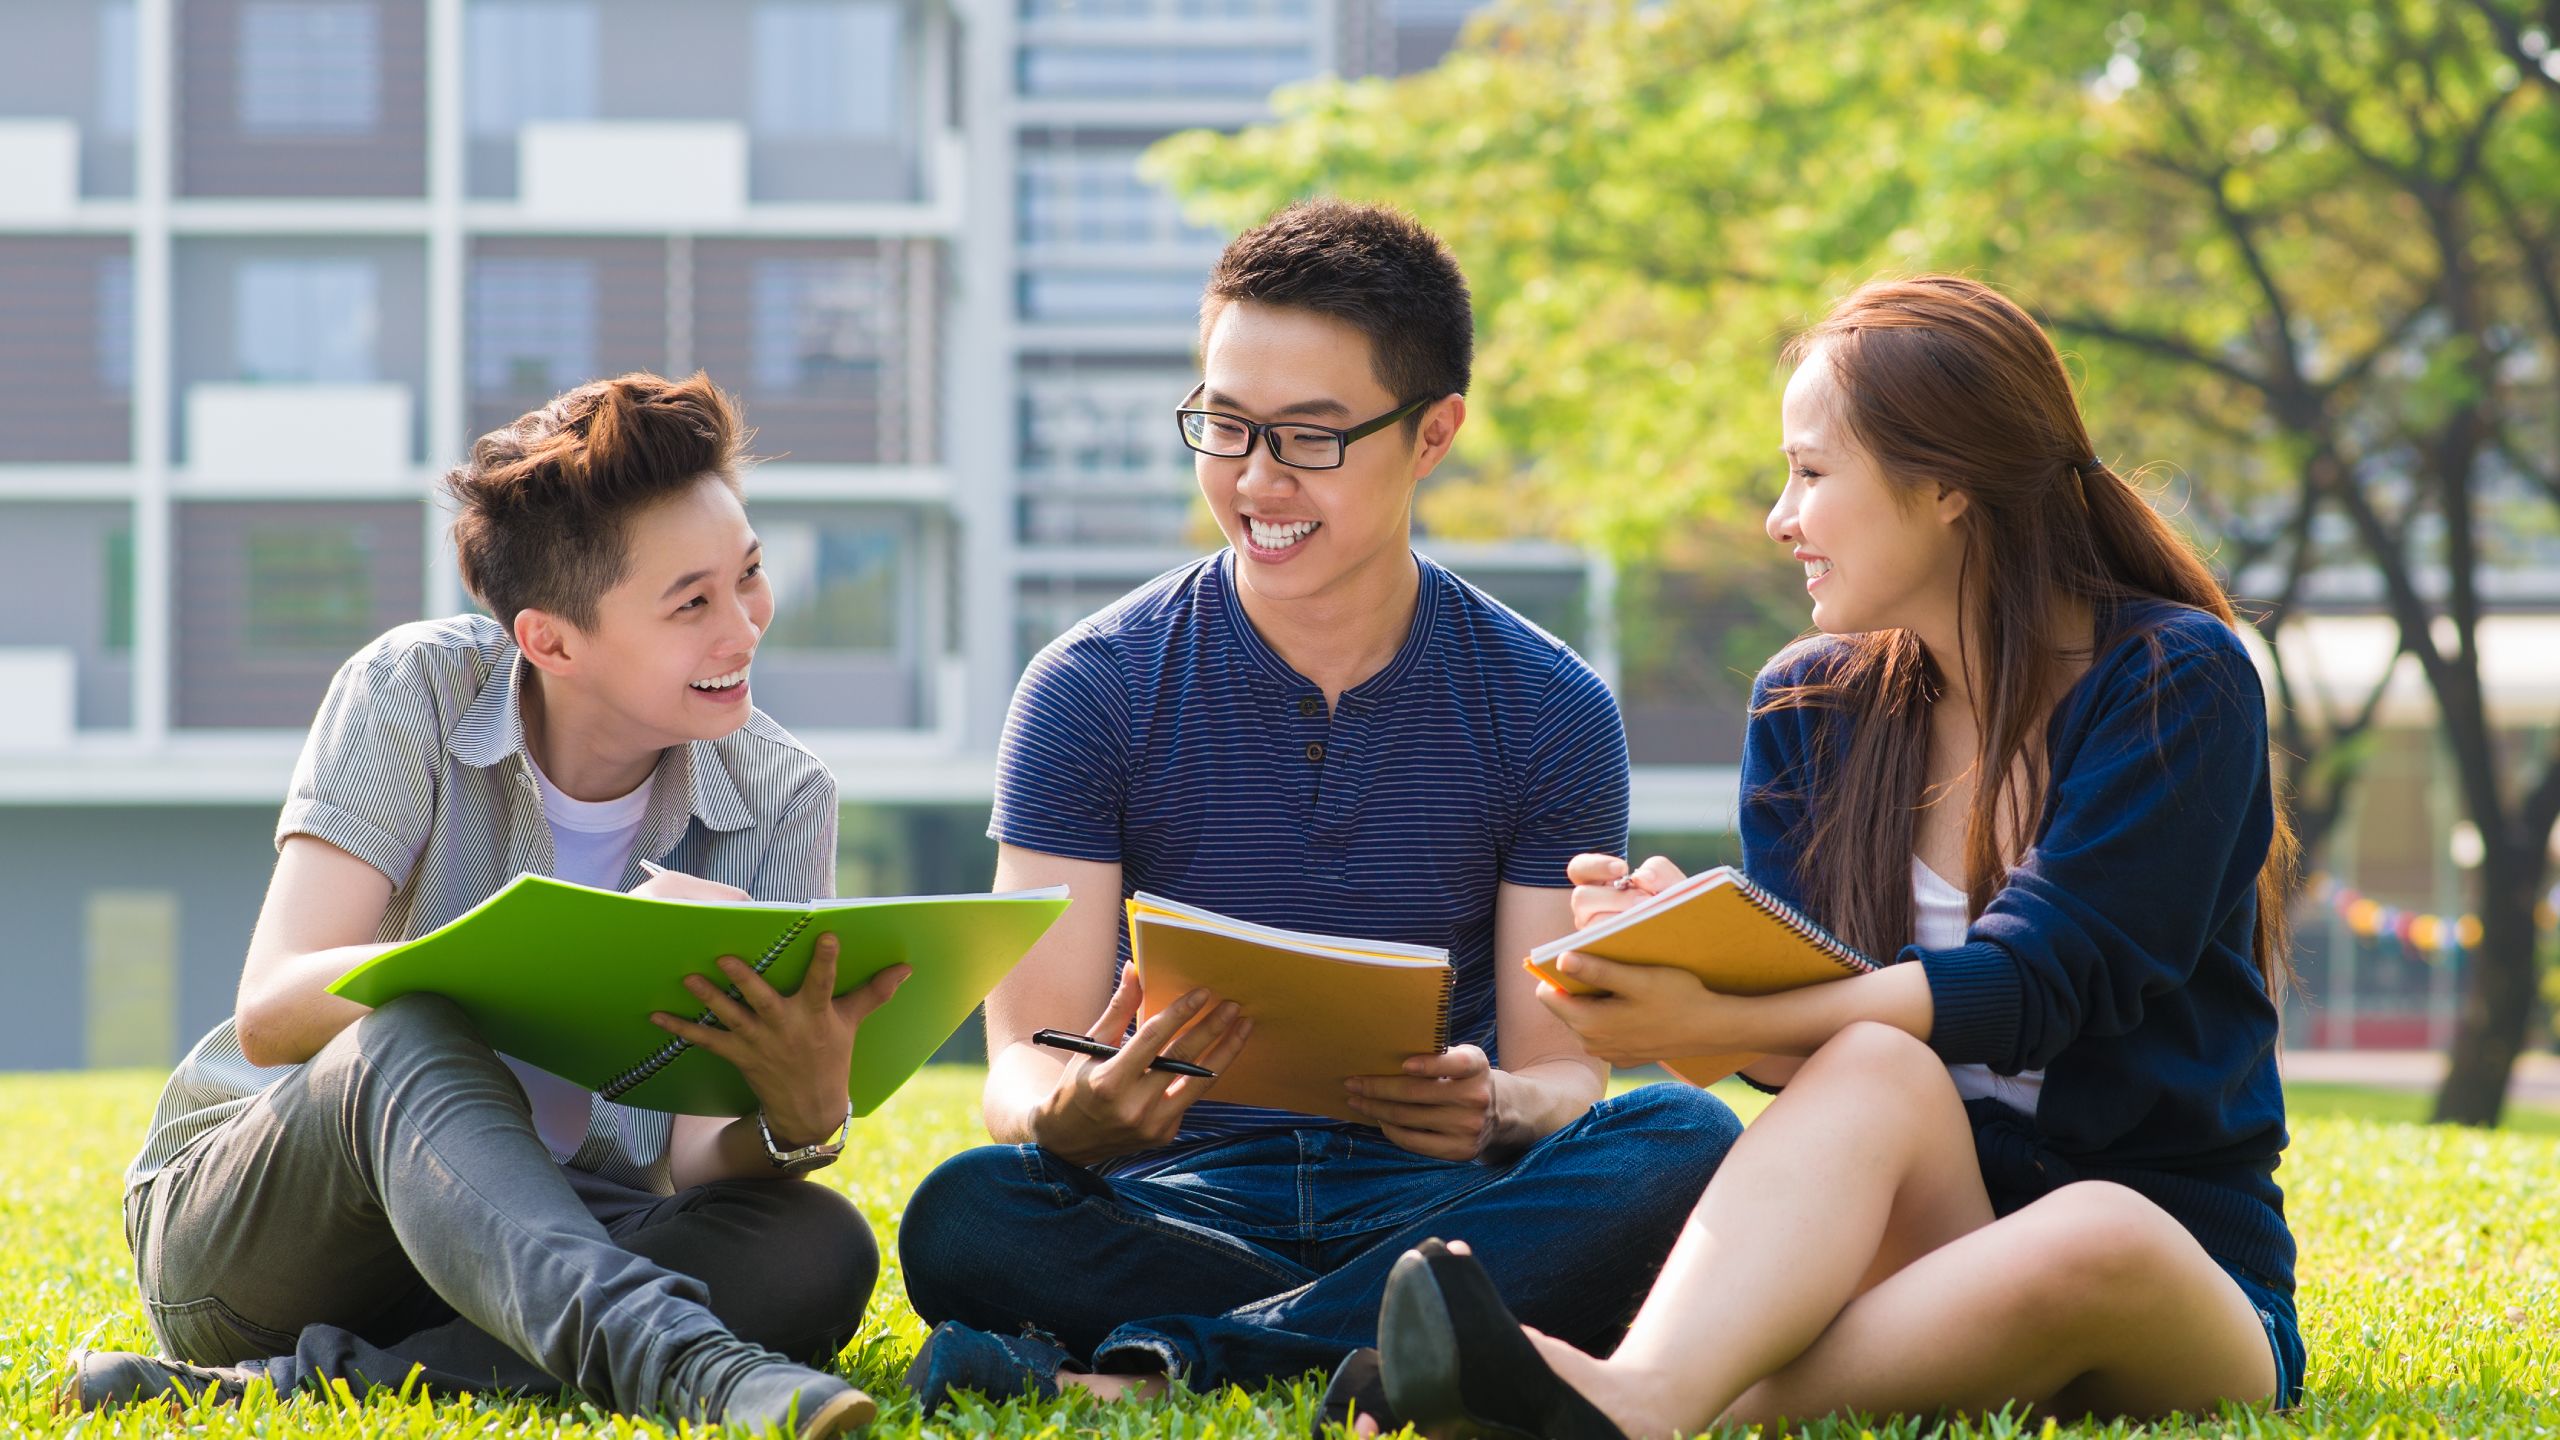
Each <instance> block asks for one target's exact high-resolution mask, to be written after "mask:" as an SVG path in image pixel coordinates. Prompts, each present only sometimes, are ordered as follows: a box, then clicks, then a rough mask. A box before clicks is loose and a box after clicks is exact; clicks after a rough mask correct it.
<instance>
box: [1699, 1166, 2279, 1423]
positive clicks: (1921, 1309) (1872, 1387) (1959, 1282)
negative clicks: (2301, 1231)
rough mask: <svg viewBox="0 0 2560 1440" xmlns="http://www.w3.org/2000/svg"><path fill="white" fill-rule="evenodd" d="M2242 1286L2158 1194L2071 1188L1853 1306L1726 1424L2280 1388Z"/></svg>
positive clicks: (2189, 1399)
mask: <svg viewBox="0 0 2560 1440" xmlns="http://www.w3.org/2000/svg"><path fill="white" fill-rule="evenodd" d="M2275 1387H2276V1370H2275V1358H2274V1356H2273V1355H2271V1354H2270V1353H2269V1352H2268V1348H2267V1338H2266V1331H2265V1329H2264V1328H2263V1327H2262V1326H2261V1325H2260V1323H2259V1321H2258V1316H2257V1312H2256V1310H2255V1308H2254V1307H2252V1306H2251V1305H2250V1303H2249V1299H2248V1297H2247V1296H2246V1295H2244V1294H2242V1293H2241V1290H2240V1287H2239V1286H2237V1285H2235V1284H2233V1283H2232V1281H2231V1277H2230V1276H2228V1275H2226V1274H2224V1273H2223V1271H2222V1268H2221V1267H2220V1266H2218V1265H2216V1264H2214V1263H2213V1260H2212V1259H2211V1258H2210V1257H2208V1256H2207V1255H2206V1254H2205V1252H2204V1248H2203V1247H2202V1246H2200V1245H2198V1244H2197V1243H2196V1241H2195V1237H2193V1236H2192V1235H2189V1234H2188V1233H2187V1231H2186V1229H2185V1227H2183V1226H2181V1225H2179V1224H2178V1222H2177V1221H2176V1220H2174V1219H2172V1218H2170V1216H2169V1214H2168V1213H2167V1212H2166V1211H2164V1210H2162V1209H2161V1208H2160V1207H2159V1206H2157V1205H2154V1204H2152V1203H2151V1202H2150V1201H2148V1200H2146V1199H2144V1198H2143V1197H2142V1196H2140V1195H2138V1194H2136V1193H2134V1192H2133V1191H2131V1190H2127V1189H2125V1188H2124V1187H2122V1186H2119V1185H2108V1184H2100V1183H2084V1184H2078V1185H2068V1186H2065V1187H2063V1188H2062V1189H2060V1190H2057V1191H2055V1192H2054V1193H2053V1194H2051V1195H2048V1196H2046V1197H2044V1198H2043V1199H2041V1200H2039V1201H2037V1202H2035V1203H2034V1204H2032V1205H2029V1206H2027V1207H2026V1208H2025V1209H2023V1210H2020V1211H2019V1212H2017V1213H2016V1214H2014V1215H2011V1216H2009V1217H2007V1218H2006V1219H2003V1220H2000V1221H1998V1222H1997V1223H1995V1224H1992V1225H1990V1226H1988V1227H1985V1228H1984V1229H1981V1230H1977V1231H1975V1232H1973V1233H1972V1234H1970V1235H1966V1236H1964V1237H1963V1238H1961V1239H1959V1240H1956V1241H1955V1242H1953V1243H1951V1244H1949V1245H1947V1246H1945V1247H1944V1248H1942V1249H1939V1250H1936V1251H1933V1252H1932V1253H1930V1254H1928V1255H1927V1256H1924V1257H1922V1258H1921V1259H1919V1260H1917V1261H1915V1262H1914V1263H1913V1264H1911V1265H1910V1266H1909V1267H1908V1268H1906V1269H1904V1270H1903V1271H1902V1272H1901V1273H1899V1274H1897V1275H1894V1276H1893V1277H1892V1278H1890V1279H1888V1280H1886V1281H1885V1282H1884V1283H1882V1284H1880V1285H1878V1286H1876V1287H1875V1288H1874V1289H1873V1290H1871V1291H1869V1292H1868V1293H1867V1294H1865V1295H1863V1296H1860V1297H1859V1298H1858V1299H1857V1300H1855V1301H1853V1302H1851V1304H1850V1305H1849V1307H1848V1308H1847V1309H1846V1310H1844V1311H1842V1312H1841V1314H1840V1317H1839V1319H1838V1320H1837V1321H1836V1322H1835V1323H1834V1324H1833V1325H1832V1326H1831V1328H1830V1329H1828V1330H1826V1331H1824V1332H1823V1334H1822V1337H1821V1338H1820V1339H1819V1340H1817V1341H1815V1342H1814V1344H1813V1346H1812V1348H1811V1349H1809V1350H1807V1351H1805V1352H1804V1354H1802V1355H1801V1356H1799V1357H1797V1358H1796V1360H1795V1361H1794V1362H1793V1363H1791V1364H1789V1365H1787V1366H1786V1367H1785V1368H1784V1369H1782V1370H1779V1371H1778V1372H1776V1373H1775V1374H1772V1375H1771V1376H1769V1377H1768V1378H1767V1379H1766V1380H1763V1381H1761V1382H1760V1383H1759V1384H1757V1385H1754V1386H1753V1387H1752V1388H1751V1389H1750V1390H1749V1391H1748V1392H1747V1393H1745V1394H1744V1395H1743V1396H1742V1398H1741V1399H1740V1400H1739V1401H1738V1402H1736V1403H1735V1404H1734V1405H1733V1407H1732V1408H1731V1409H1729V1410H1727V1411H1726V1412H1725V1413H1724V1415H1723V1417H1722V1418H1723V1419H1724V1420H1726V1421H1729V1422H1740V1423H1744V1424H1767V1423H1769V1422H1771V1421H1773V1420H1775V1419H1776V1418H1778V1417H1780V1416H1815V1415H1827V1414H1830V1413H1832V1412H1834V1411H1837V1410H1843V1409H1853V1410H1862V1411H1868V1412H1871V1413H1877V1414H1912V1413H1919V1414H1929V1413H1934V1412H1937V1411H1940V1410H1966V1411H1973V1412H1976V1413H1980V1412H1984V1411H1990V1410H1996V1409H1998V1408H1999V1407H2000V1406H2002V1405H2005V1404H2008V1403H2011V1402H2013V1401H2023V1402H2027V1403H2030V1404H2033V1405H2036V1406H2038V1407H2039V1408H2041V1409H2044V1410H2045V1411H2047V1412H2048V1413H2049V1414H2052V1415H2053V1416H2055V1417H2057V1418H2059V1419H2062V1420H2065V1421H2069V1420H2073V1419H2076V1418H2078V1417H2080V1416H2082V1415H2088V1414H2097V1415H2103V1416H2109V1417H2113V1416H2119V1415H2121V1416H2131V1417H2148V1416H2155V1415H2162V1414H2166V1413H2168V1412H2169V1411H2172V1410H2183V1411H2186V1412H2188V1413H2190V1414H2194V1413H2201V1412H2204V1411H2209V1410H2211V1409H2212V1408H2213V1407H2214V1406H2215V1405H2217V1404H2219V1403H2221V1402H2222V1401H2224V1400H2236V1401H2241V1402H2254V1401H2260V1400H2265V1399H2268V1398H2269V1397H2271V1396H2273V1395H2274V1393H2275Z"/></svg>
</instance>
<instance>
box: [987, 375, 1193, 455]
mask: <svg viewBox="0 0 2560 1440" xmlns="http://www.w3.org/2000/svg"><path fill="white" fill-rule="evenodd" d="M1188 383H1189V382H1187V381H1184V380H1180V379H1177V378H1174V377H1172V376H1167V377H1165V378H1164V379H1163V380H1162V381H1155V380H1139V381H1135V382H1131V381H1125V380H1123V381H1106V380H1103V379H1100V378H1097V377H1088V376H1078V377H1075V378H1073V379H1071V380H1070V381H1068V382H1067V383H1064V384H1057V383H1043V382H1039V381H1034V382H1032V383H1031V384H1029V385H1026V386H1025V387H1024V390H1023V396H1022V464H1023V467H1024V468H1025V469H1029V470H1039V471H1047V472H1053V473H1071V474H1076V475H1084V476H1096V477H1110V478H1121V479H1125V478H1128V477H1133V476H1143V477H1147V478H1162V477H1167V476H1186V477H1187V476H1188V475H1189V474H1190V473H1191V465H1190V455H1189V452H1188V451H1186V450H1184V449H1183V447H1182V441H1181V438H1180V437H1179V436H1178V435H1177V434H1176V432H1175V430H1174V425H1173V410H1174V406H1175V405H1176V404H1177V403H1179V402H1180V399H1181V396H1182V391H1183V388H1184V386H1185V385H1187V384H1188Z"/></svg>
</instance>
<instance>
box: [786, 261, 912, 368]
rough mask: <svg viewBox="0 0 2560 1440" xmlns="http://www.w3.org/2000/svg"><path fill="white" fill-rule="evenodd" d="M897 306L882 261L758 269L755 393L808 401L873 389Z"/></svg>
mask: <svg viewBox="0 0 2560 1440" xmlns="http://www.w3.org/2000/svg"><path fill="white" fill-rule="evenodd" d="M894 299H895V297H894V296H893V295H891V293H890V286H889V277H888V275H887V274H886V273H885V272H884V270H883V268H882V266H881V265H880V263H879V262H878V261H876V260H868V259H829V260H820V259H807V258H799V257H793V258H777V259H766V260H759V261H757V262H756V267H755V283H754V290H753V300H752V304H753V306H754V324H755V382H756V386H757V388H759V389H761V390H765V391H768V392H783V393H801V394H806V393H810V392H816V391H827V390H836V389H841V388H842V387H843V386H844V385H845V384H847V383H854V384H860V385H869V384H870V383H872V382H873V381H874V380H875V379H876V378H877V377H878V374H879V370H880V366H881V363H882V360H883V358H884V357H885V355H886V353H887V350H888V341H889V333H890V311H891V306H892V304H893V302H894Z"/></svg>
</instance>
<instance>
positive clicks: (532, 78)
mask: <svg viewBox="0 0 2560 1440" xmlns="http://www.w3.org/2000/svg"><path fill="white" fill-rule="evenodd" d="M463 45H464V48H465V49H466V50H467V51H468V52H469V53H468V58H467V59H466V61H465V63H464V67H463V88H464V95H465V98H464V102H463V110H464V113H465V114H466V115H467V116H468V121H469V125H470V129H471V133H472V134H473V135H476V136H479V137H481V138H483V139H507V140H512V139H514V138H515V134H516V132H517V131H518V130H520V129H522V128H524V126H525V125H526V124H527V123H528V122H530V121H535V120H592V119H594V118H595V116H596V65H597V53H598V41H597V38H596V7H595V6H594V5H592V4H589V3H587V0H475V3H474V4H473V5H472V6H471V9H470V11H469V12H468V14H467V17H466V19H465V23H464V39H463Z"/></svg>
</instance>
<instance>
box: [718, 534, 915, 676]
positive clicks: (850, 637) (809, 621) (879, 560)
mask: <svg viewBox="0 0 2560 1440" xmlns="http://www.w3.org/2000/svg"><path fill="white" fill-rule="evenodd" d="M906 530H907V527H905V526H903V525H900V526H894V527H892V526H882V525H877V524H867V523H862V522H859V521H851V522H843V523H832V522H831V523H820V522H817V521H811V520H781V521H767V522H764V523H760V524H759V525H757V527H756V536H757V538H758V539H760V540H762V541H763V542H764V562H765V573H766V574H767V575H769V576H771V577H772V580H773V624H772V625H771V626H769V627H768V628H767V629H766V630H765V635H764V643H765V644H767V645H769V646H772V647H773V648H774V649H776V650H828V651H869V652H874V653H881V652H887V651H893V650H896V649H897V648H898V633H899V630H900V628H901V627H900V624H899V621H900V617H901V614H902V612H903V610H904V608H905V606H904V601H905V598H906V594H905V592H906V589H907V585H906V575H905V555H906V552H907V549H908V544H907V540H908V536H907V533H906Z"/></svg>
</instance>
